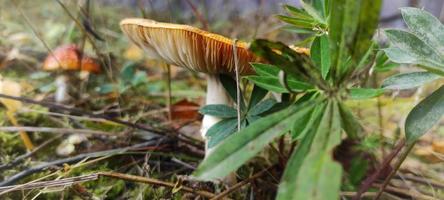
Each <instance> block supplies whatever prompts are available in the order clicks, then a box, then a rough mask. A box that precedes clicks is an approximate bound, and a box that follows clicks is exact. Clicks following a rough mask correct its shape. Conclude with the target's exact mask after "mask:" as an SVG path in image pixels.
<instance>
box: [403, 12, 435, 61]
mask: <svg viewBox="0 0 444 200" xmlns="http://www.w3.org/2000/svg"><path fill="white" fill-rule="evenodd" d="M401 13H402V17H403V18H404V21H405V23H406V24H407V26H408V27H409V29H410V31H411V32H412V33H413V34H415V35H416V36H417V37H418V38H419V39H421V40H422V41H424V43H426V44H428V45H430V46H431V47H433V48H434V49H436V50H438V52H439V54H440V55H441V56H443V55H444V26H443V25H442V24H441V22H440V21H439V19H437V18H436V17H435V16H433V15H432V14H430V13H428V12H426V11H424V10H421V9H418V8H401Z"/></svg>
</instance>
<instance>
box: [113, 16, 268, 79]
mask: <svg viewBox="0 0 444 200" xmlns="http://www.w3.org/2000/svg"><path fill="white" fill-rule="evenodd" d="M120 26H121V28H122V30H123V32H124V33H125V34H126V35H127V36H128V37H129V38H130V40H131V41H133V42H134V43H135V44H136V45H138V46H139V47H140V48H142V49H144V50H146V51H147V53H148V57H150V58H152V59H159V60H163V61H164V62H166V63H168V64H172V65H177V66H181V67H185V68H188V69H190V70H192V71H197V72H203V73H207V74H235V61H234V55H233V42H234V40H232V39H229V38H226V37H224V36H221V35H217V34H214V33H209V32H207V31H204V30H200V29H198V28H195V27H192V26H188V25H182V24H170V23H162V22H156V21H154V20H149V19H138V18H129V19H124V20H122V21H121V22H120ZM236 51H237V58H238V66H239V73H240V74H241V75H248V74H253V73H254V70H253V68H252V67H251V66H250V64H249V62H255V61H259V59H258V57H256V56H255V55H254V54H253V53H252V52H250V51H249V50H248V45H247V43H245V42H241V41H238V42H236Z"/></svg>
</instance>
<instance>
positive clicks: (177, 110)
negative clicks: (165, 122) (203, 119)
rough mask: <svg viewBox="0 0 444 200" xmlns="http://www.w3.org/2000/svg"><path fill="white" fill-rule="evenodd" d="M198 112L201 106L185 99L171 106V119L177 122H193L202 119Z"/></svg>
mask: <svg viewBox="0 0 444 200" xmlns="http://www.w3.org/2000/svg"><path fill="white" fill-rule="evenodd" d="M198 110H199V104H196V103H194V102H191V101H188V100H186V99H183V100H180V101H178V102H176V103H175V104H173V105H172V106H171V117H172V120H177V121H193V120H196V119H198V118H199V117H200V114H199V112H198Z"/></svg>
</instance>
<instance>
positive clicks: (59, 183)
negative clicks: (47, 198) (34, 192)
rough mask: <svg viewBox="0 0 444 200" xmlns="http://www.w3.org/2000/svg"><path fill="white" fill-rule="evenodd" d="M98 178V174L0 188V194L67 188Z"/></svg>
mask: <svg viewBox="0 0 444 200" xmlns="http://www.w3.org/2000/svg"><path fill="white" fill-rule="evenodd" d="M97 178H98V175H97V174H90V175H84V176H77V177H71V178H64V179H59V180H52V181H38V182H33V183H25V184H20V185H11V186H4V187H0V192H4V191H8V192H13V191H17V190H30V189H37V188H45V187H67V186H72V185H74V184H78V183H82V182H86V181H92V180H97Z"/></svg>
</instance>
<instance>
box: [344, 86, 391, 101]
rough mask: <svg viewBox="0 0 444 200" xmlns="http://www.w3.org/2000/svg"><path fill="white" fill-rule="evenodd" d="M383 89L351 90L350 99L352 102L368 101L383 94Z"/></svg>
mask: <svg viewBox="0 0 444 200" xmlns="http://www.w3.org/2000/svg"><path fill="white" fill-rule="evenodd" d="M384 91H385V90H384V89H373V88H351V89H350V98H351V99H354V100H360V99H370V98H374V97H377V96H380V95H382V94H384Z"/></svg>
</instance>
